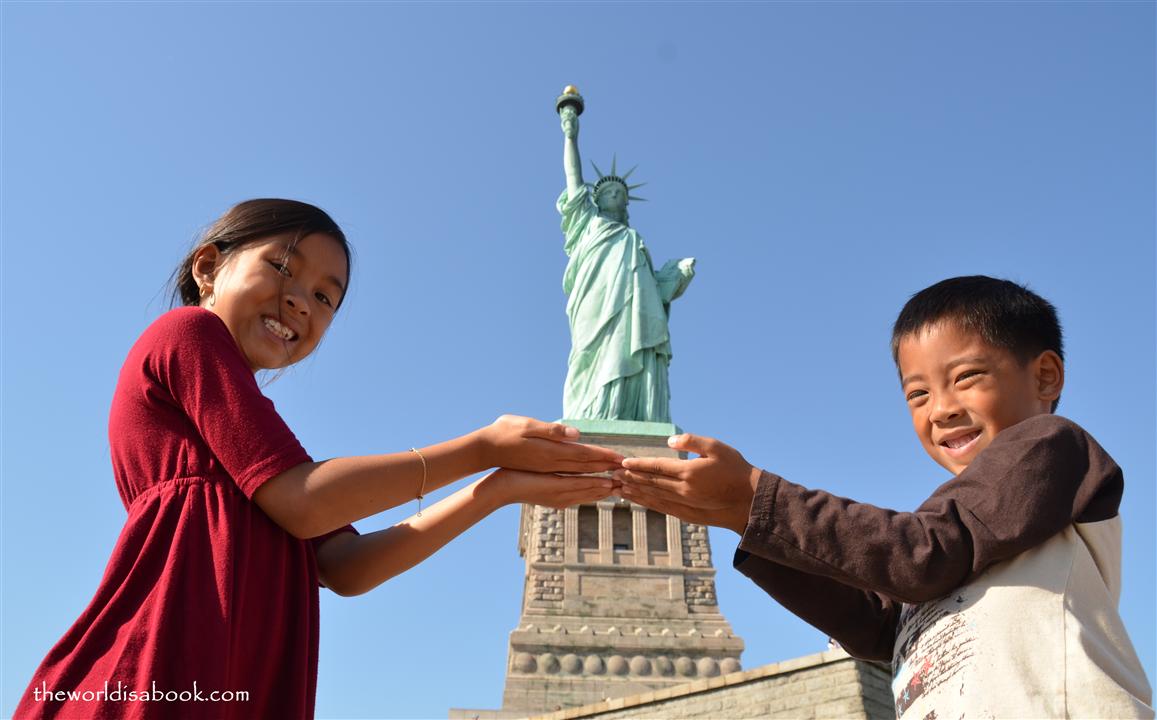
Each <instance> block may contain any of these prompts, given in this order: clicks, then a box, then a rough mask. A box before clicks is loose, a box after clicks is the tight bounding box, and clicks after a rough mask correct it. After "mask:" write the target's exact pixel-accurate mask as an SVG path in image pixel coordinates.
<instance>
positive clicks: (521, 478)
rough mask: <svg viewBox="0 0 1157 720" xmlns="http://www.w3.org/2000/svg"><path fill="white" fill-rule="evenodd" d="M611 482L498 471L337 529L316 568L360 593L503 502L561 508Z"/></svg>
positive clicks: (598, 495) (342, 589) (598, 494)
mask: <svg viewBox="0 0 1157 720" xmlns="http://www.w3.org/2000/svg"><path fill="white" fill-rule="evenodd" d="M613 490H614V487H613V484H612V481H611V480H610V479H609V478H602V477H588V476H580V477H561V476H557V475H550V474H546V473H531V472H524V471H517V470H499V471H497V472H494V473H492V474H490V475H488V476H486V477H484V478H482V479H481V480H477V481H475V482H473V483H471V484H470V485H467V486H466V487H464V488H462V489H461V490H459V491H458V492H456V493H454V494H453V495H451V496H450V497H448V498H445V499H444V500H442V501H440V502H438V503H436V504H434V505H432V506H431V507H429V508H428V509H426V510H424V511H423V512H422V516H421V517H418V516H416V515H415V516H411V517H409V518H407V519H406V520H403V521H402V522H400V523H398V524H397V525H394V526H393V527H391V528H387V529H385V530H379V531H378V532H374V533H369V534H368V535H355V534H353V533H342V534H340V535H337V536H335V537H332V538H330V539H329V540H327V541H325V543H324V544H323V545H322V546H321V547H320V548H318V550H317V564H318V573H319V575H320V576H321V581H322V582H323V583H325V585H326V587H328V588H329V589H331V590H333V591H334V592H336V593H337V594H339V595H346V596H349V595H360V594H361V593H364V592H368V591H369V590H372V589H373V588H375V587H377V586H378V585H381V584H382V583H383V582H385V581H386V580H389V579H390V578H392V577H394V576H395V575H399V574H401V573H403V572H405V571H406V570H409V569H410V568H412V567H414V566H415V565H417V564H418V563H420V562H422V561H423V560H425V559H426V558H428V557H430V556H431V555H433V554H434V553H435V552H436V551H437V550H438V549H440V548H441V547H442V546H443V545H445V544H446V543H448V542H450V541H451V540H453V539H454V538H456V537H457V536H458V535H460V534H461V533H462V532H463V531H465V530H466V529H467V528H469V527H470V526H472V525H474V524H475V523H477V522H478V521H479V520H481V519H482V518H484V517H486V516H487V515H489V514H490V513H492V512H494V511H495V510H497V509H498V508H500V507H502V506H503V505H507V504H510V503H513V502H528V503H533V504H538V505H549V506H551V507H558V508H562V507H567V506H568V505H574V504H577V503H583V502H592V501H594V500H600V499H602V498H604V497H607V496H608V495H610V494H611V493H612V491H613Z"/></svg>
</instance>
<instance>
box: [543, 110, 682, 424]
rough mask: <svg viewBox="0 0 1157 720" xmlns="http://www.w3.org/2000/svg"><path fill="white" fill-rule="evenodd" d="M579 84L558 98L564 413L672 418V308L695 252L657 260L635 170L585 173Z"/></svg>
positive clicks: (589, 416)
mask: <svg viewBox="0 0 1157 720" xmlns="http://www.w3.org/2000/svg"><path fill="white" fill-rule="evenodd" d="M572 89H573V88H568V93H564V95H563V96H562V97H560V98H559V101H558V103H557V104H556V108H557V109H558V111H559V116H560V118H561V120H562V130H563V136H564V140H563V170H564V171H565V173H566V181H567V186H566V189H565V190H563V191H562V194H561V195H560V196H559V198H558V201H557V202H556V208H557V209H558V212H559V214H561V215H562V232H563V236H564V238H565V243H564V245H563V248H564V249H565V251H566V254H567V256H568V261H567V266H566V271H565V272H564V274H563V290H564V291H565V292H566V293H567V296H568V297H567V304H566V313H567V317H568V318H569V320H570V331H571V351H570V357H569V359H568V362H567V376H566V383H565V385H564V390H563V415H565V416H566V417H568V418H581V419H583V420H633V421H639V422H640V423H643V424H656V427H659V426H664V427H674V426H672V425H670V422H671V407H670V398H671V390H670V385H669V382H668V378H667V368H668V365H669V364H670V362H671V339H670V335H669V334H668V329H667V327H668V317H669V315H670V312H671V303H672V302H673V301H674V300H675V299H676V298H678V297H679V296H680V295H681V294H682V293H683V291H684V290H685V289H686V288H687V286H688V284H690V282H691V279H692V278H693V277H694V276H695V259H694V258H683V259H679V260H671V261H669V262H667V263H666V264H665V265H664V266H663V267H662V268H660V269H659V270H658V271H656V270H655V267H654V264H653V263H652V261H651V254H650V252H649V250H648V249H647V246H646V245H645V244H644V243H643V238H642V236H641V235H639V233H638V232H637V231H635V229H634V228H632V227H631V226H630V224H629V222H628V215H627V205H628V202H629V200H633V199H635V200H637V199H641V198H635V197H634V196H632V195H630V192H631V190H632V189H634V188H636V187H639V186H638V185H628V184H627V178H628V177H629V176H630V174H631V172H626V173H624V174H623V175H622V176H619V175H618V168H617V163H614V162H612V164H611V172H610V173H609V174H607V175H604V174H603V173H602V172H601V171H599V169H598V167H595V170H596V172H598V174H599V179H598V182H597V183H595V184H594V185H590V184H588V183H586V182H584V181H583V176H582V162H581V160H580V158H579V151H578V128H579V125H578V115H579V113H581V112H582V109H583V107H584V105H583V102H582V100H581V96H579V95H578V91H577V90H574V92H573V93H570V92H569V91H570V90H572ZM568 98H570V100H567V99H568ZM576 98H577V100H575V99H576ZM564 100H565V101H566V102H564ZM580 429H581V428H580Z"/></svg>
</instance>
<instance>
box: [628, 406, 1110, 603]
mask: <svg viewBox="0 0 1157 720" xmlns="http://www.w3.org/2000/svg"><path fill="white" fill-rule="evenodd" d="M712 442H714V441H712ZM716 444H717V445H719V446H720V447H719V448H718V449H717V450H714V451H713V452H716V453H717V457H715V458H712V457H708V456H704V457H703V458H697V459H695V460H689V461H665V463H667V465H663V467H665V468H667V470H666V471H665V472H664V474H665V475H667V476H668V477H656V476H654V475H652V474H649V472H648V468H650V467H658V466H657V465H656V464H655V462H657V461H643V462H640V461H638V460H627V461H625V462H624V466H625V467H627V471H626V473H625V474H623V475H622V481H623V483H624V485H623V492H624V496H626V497H631V498H632V499H635V498H636V497H637V498H638V502H640V503H642V504H644V505H647V504H648V503H649V501H650V502H658V503H660V504H662V503H664V502H671V503H672V505H671V506H672V507H674V506H681V505H685V506H696V507H699V508H716V506H718V509H711V510H710V512H711V513H712V514H715V515H718V518H719V521H717V522H716V521H713V520H712V519H710V518H701V519H698V520H696V521H697V522H706V523H710V524H719V525H722V526H724V527H732V528H733V529H736V531H737V532H740V533H741V535H742V539H741V541H740V545H739V547H740V548H741V549H742V550H744V551H747V552H750V553H752V554H753V555H758V556H760V557H763V558H766V559H767V560H771V561H773V562H775V563H778V564H781V565H785V566H788V567H791V568H795V569H796V570H800V571H802V572H804V573H809V574H815V575H821V576H824V577H827V578H831V579H833V580H835V581H837V582H839V583H842V584H845V585H851V586H853V587H855V588H859V589H861V590H866V591H870V592H873V593H879V594H880V595H883V596H885V597H888V598H890V599H891V600H894V601H900V602H908V603H919V602H925V601H928V600H933V599H936V598H939V597H942V596H944V595H945V594H947V593H949V592H950V591H952V590H953V589H955V588H957V587H959V586H960V585H962V584H964V583H965V582H967V581H968V580H969V579H971V578H973V577H975V576H976V575H978V574H979V573H981V572H983V571H984V569H985V568H987V567H988V566H990V565H992V564H993V563H996V562H999V561H1001V560H1004V559H1007V558H1010V557H1012V556H1014V555H1017V554H1019V553H1021V552H1023V551H1025V550H1027V549H1029V548H1031V547H1034V546H1036V545H1038V544H1040V543H1042V542H1044V541H1045V540H1047V539H1048V538H1049V537H1051V536H1052V535H1053V534H1055V533H1057V532H1059V531H1060V530H1062V529H1064V528H1065V527H1066V526H1067V525H1069V524H1070V523H1072V522H1074V521H1079V522H1092V521H1096V520H1105V519H1108V518H1111V517H1113V516H1114V515H1116V513H1117V506H1118V504H1119V502H1120V497H1121V491H1122V487H1123V480H1122V477H1121V471H1120V469H1119V468H1118V467H1117V465H1116V463H1114V462H1113V460H1112V458H1110V457H1109V456H1108V454H1107V453H1105V451H1104V450H1103V449H1101V447H1100V446H1099V445H1097V443H1096V441H1094V440H1093V439H1092V438H1091V437H1090V436H1089V435H1088V433H1086V432H1085V431H1084V430H1082V429H1081V428H1080V427H1078V426H1077V425H1075V424H1074V423H1072V422H1070V421H1068V420H1065V419H1064V418H1061V417H1057V416H1054V415H1041V416H1037V417H1033V418H1030V419H1028V420H1025V421H1024V422H1021V423H1019V424H1017V425H1014V426H1013V427H1010V428H1008V429H1006V430H1004V431H1003V432H1002V433H1000V435H999V436H997V437H996V438H995V439H994V440H993V442H992V444H991V445H989V447H987V448H986V449H985V450H984V452H982V453H980V455H979V456H977V458H976V459H975V460H974V461H973V462H972V464H971V465H970V466H969V467H968V468H967V469H966V470H964V471H963V472H962V473H961V474H960V475H958V476H957V477H956V478H954V479H953V480H950V481H949V482H947V483H945V484H944V485H942V486H941V487H940V488H938V489H937V490H936V492H935V493H933V495H932V497H930V498H929V499H928V500H927V501H926V502H925V503H924V504H923V505H921V506H920V507H919V508H918V509H917V510H916V511H915V512H911V513H906V512H895V511H892V510H887V509H884V508H879V507H875V506H873V505H868V504H866V503H857V502H854V501H852V500H847V499H845V498H840V497H836V496H835V495H832V494H830V493H826V492H823V491H821V490H809V489H807V488H804V487H802V486H799V485H795V484H794V483H790V482H788V481H787V480H784V479H783V478H780V477H779V476H777V475H773V474H771V473H767V472H765V473H762V475H761V476H760V477H759V479H758V481H757V482H756V483H755V485H754V490H755V492H754V499H752V500H751V502H750V504H749V505H748V508H749V510H750V513H749V515H748V517H747V518H746V526H745V527H743V526H740V525H739V523H737V521H736V520H735V516H736V515H737V513H738V512H739V508H738V507H732V505H734V504H735V503H736V502H739V503H740V504H741V503H742V499H743V496H744V493H743V492H741V490H742V489H743V487H744V486H745V483H748V479H747V477H745V475H746V474H747V473H748V472H749V470H747V469H749V468H750V465H746V461H743V458H742V456H740V455H739V454H738V453H736V452H735V451H734V450H733V449H731V448H728V447H727V446H725V445H722V444H721V443H716ZM693 449H694V448H693ZM696 451H697V452H699V451H698V450H696ZM728 453H731V454H733V455H734V456H735V458H738V460H739V461H742V463H740V462H738V461H736V460H735V459H734V458H731V459H727V458H728ZM720 458H722V460H721V459H720ZM705 461H706V462H705ZM679 462H682V463H683V465H681V466H680V468H681V469H679V470H675V469H672V468H673V466H672V465H670V464H672V463H679ZM713 463H714V464H713ZM745 468H747V469H745ZM747 487H751V486H750V485H747ZM723 492H726V493H730V495H728V496H727V497H725V498H724V497H720V495H719V494H720V493H723ZM632 493H634V495H635V497H632ZM746 497H748V498H750V497H751V495H746ZM737 499H738V500H737ZM676 501H677V502H676ZM656 509H660V508H656ZM674 514H676V515H678V514H679V513H678V512H676V513H674Z"/></svg>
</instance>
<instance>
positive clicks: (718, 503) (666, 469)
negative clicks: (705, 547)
mask: <svg viewBox="0 0 1157 720" xmlns="http://www.w3.org/2000/svg"><path fill="white" fill-rule="evenodd" d="M667 444H668V445H670V446H671V447H672V448H674V449H676V450H682V451H688V452H693V453H696V454H698V455H699V457H697V458H695V459H692V460H677V459H674V458H628V459H626V460H624V461H623V468H624V469H623V470H620V471H619V472H617V473H615V479H616V480H618V481H619V482H620V483H621V484H622V488H621V490H620V494H621V495H622V497H623V498H625V499H627V500H631V501H633V502H637V503H639V504H640V505H644V506H646V507H649V508H651V509H652V510H657V511H659V512H661V513H666V514H668V515H674V516H675V517H677V518H680V519H681V520H685V521H686V522H692V523H698V524H701V525H715V526H717V527H725V528H731V529H732V530H734V531H735V532H737V533H739V534H740V535H742V534H743V531H744V530H745V529H746V528H747V518H748V515H750V513H751V501H752V499H753V498H754V497H755V488H756V486H757V485H758V484H759V477H760V471H759V469H758V468H755V467H753V466H752V465H751V463H749V462H747V460H745V459H744V457H743V455H741V454H740V453H739V451H738V450H736V449H735V448H733V447H731V446H730V445H726V444H724V443H721V442H719V441H718V440H715V439H714V438H709V437H703V436H700V435H689V434H683V435H674V436H672V437H671V438H670V439H669V440H668V441H667Z"/></svg>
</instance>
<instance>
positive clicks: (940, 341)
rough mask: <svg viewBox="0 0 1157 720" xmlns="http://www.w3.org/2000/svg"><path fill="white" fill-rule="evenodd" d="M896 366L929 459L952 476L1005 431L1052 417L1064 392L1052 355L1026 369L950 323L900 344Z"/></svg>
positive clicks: (1057, 359)
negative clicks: (1023, 422)
mask: <svg viewBox="0 0 1157 720" xmlns="http://www.w3.org/2000/svg"><path fill="white" fill-rule="evenodd" d="M898 359H899V365H900V377H901V383H902V386H903V389H904V396H905V398H906V399H907V401H908V409H909V411H910V412H911V413H912V425H913V427H914V428H915V430H916V435H917V437H919V438H920V443H921V444H922V445H923V446H924V450H925V452H927V453H928V454H929V455H930V456H931V457H932V459H933V460H935V461H936V462H937V463H938V464H940V465H941V466H943V467H944V468H945V469H947V470H948V471H950V472H951V473H953V474H959V473H960V472H961V471H962V470H964V468H966V467H968V464H969V463H971V462H972V460H973V459H974V458H975V457H976V456H977V454H979V453H980V451H981V450H983V449H984V448H986V447H988V444H989V443H991V442H992V440H993V439H994V438H995V437H996V435H997V434H998V433H999V432H1000V431H1001V430H1004V429H1005V428H1007V427H1011V426H1013V425H1015V424H1017V423H1019V422H1020V421H1021V420H1025V419H1027V418H1029V417H1032V416H1033V415H1040V414H1043V413H1048V412H1051V411H1052V403H1053V401H1054V400H1055V399H1056V398H1058V397H1059V396H1060V392H1061V388H1062V387H1063V385H1064V366H1063V364H1062V363H1061V359H1060V357H1058V356H1057V354H1056V353H1055V352H1053V351H1051V350H1046V351H1045V352H1043V353H1041V354H1040V355H1038V356H1037V357H1036V358H1034V359H1032V360H1029V361H1028V362H1027V363H1021V362H1019V361H1018V360H1017V358H1016V356H1014V355H1013V354H1012V353H1011V352H1010V351H1008V350H1005V349H1003V348H999V347H995V346H993V345H990V344H989V343H988V342H986V341H985V340H984V339H983V338H982V337H980V335H978V334H977V333H974V332H970V331H967V330H964V329H962V328H961V327H960V326H959V324H958V323H956V322H953V321H945V322H941V323H938V324H936V325H933V326H930V327H927V328H925V329H923V330H921V331H920V332H917V333H915V334H912V335H908V336H906V337H905V338H903V339H902V340H901V341H900V346H899V353H898Z"/></svg>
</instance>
